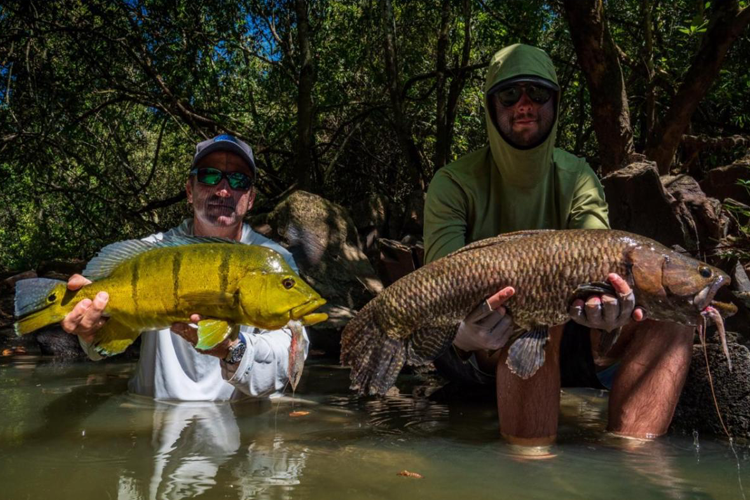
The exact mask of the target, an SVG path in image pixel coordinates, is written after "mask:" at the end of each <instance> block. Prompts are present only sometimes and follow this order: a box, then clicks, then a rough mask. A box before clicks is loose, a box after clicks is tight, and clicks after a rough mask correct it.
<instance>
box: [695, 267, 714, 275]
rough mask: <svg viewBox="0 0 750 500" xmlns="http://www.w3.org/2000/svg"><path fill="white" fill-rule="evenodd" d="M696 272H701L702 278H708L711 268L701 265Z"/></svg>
mask: <svg viewBox="0 0 750 500" xmlns="http://www.w3.org/2000/svg"><path fill="white" fill-rule="evenodd" d="M698 272H699V273H701V276H703V277H704V278H710V277H711V274H713V273H712V272H711V269H710V268H708V267H706V266H702V267H701V268H700V269H698Z"/></svg>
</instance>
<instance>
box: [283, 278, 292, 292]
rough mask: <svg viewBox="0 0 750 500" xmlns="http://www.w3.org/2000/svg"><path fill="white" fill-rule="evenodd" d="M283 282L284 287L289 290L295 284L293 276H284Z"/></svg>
mask: <svg viewBox="0 0 750 500" xmlns="http://www.w3.org/2000/svg"><path fill="white" fill-rule="evenodd" d="M281 284H282V285H284V288H286V289H287V290H289V289H291V288H292V287H293V286H294V280H293V279H292V278H284V281H282V282H281Z"/></svg>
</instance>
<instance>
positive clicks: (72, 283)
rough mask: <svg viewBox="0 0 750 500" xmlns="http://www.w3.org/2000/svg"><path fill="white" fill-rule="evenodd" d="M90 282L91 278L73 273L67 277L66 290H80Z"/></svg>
mask: <svg viewBox="0 0 750 500" xmlns="http://www.w3.org/2000/svg"><path fill="white" fill-rule="evenodd" d="M89 284H91V280H89V279H87V278H85V277H83V276H81V275H80V274H74V275H72V276H71V277H70V278H68V290H80V289H81V288H83V287H84V286H86V285H89Z"/></svg>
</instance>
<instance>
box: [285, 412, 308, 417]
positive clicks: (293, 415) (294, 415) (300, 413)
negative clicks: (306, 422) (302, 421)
mask: <svg viewBox="0 0 750 500" xmlns="http://www.w3.org/2000/svg"><path fill="white" fill-rule="evenodd" d="M309 414H310V412H309V411H302V410H300V411H293V412H291V413H290V414H289V416H290V417H304V416H305V415H309Z"/></svg>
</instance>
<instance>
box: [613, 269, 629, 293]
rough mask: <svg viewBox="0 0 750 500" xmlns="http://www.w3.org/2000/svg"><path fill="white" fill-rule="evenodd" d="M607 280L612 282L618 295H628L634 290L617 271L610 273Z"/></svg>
mask: <svg viewBox="0 0 750 500" xmlns="http://www.w3.org/2000/svg"><path fill="white" fill-rule="evenodd" d="M607 280H608V281H609V282H610V283H611V284H612V288H614V289H615V292H617V295H627V294H629V293H632V292H633V290H632V289H631V288H630V285H628V282H627V281H625V280H624V279H623V278H622V277H621V276H620V275H619V274H617V273H609V275H608V276H607Z"/></svg>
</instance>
